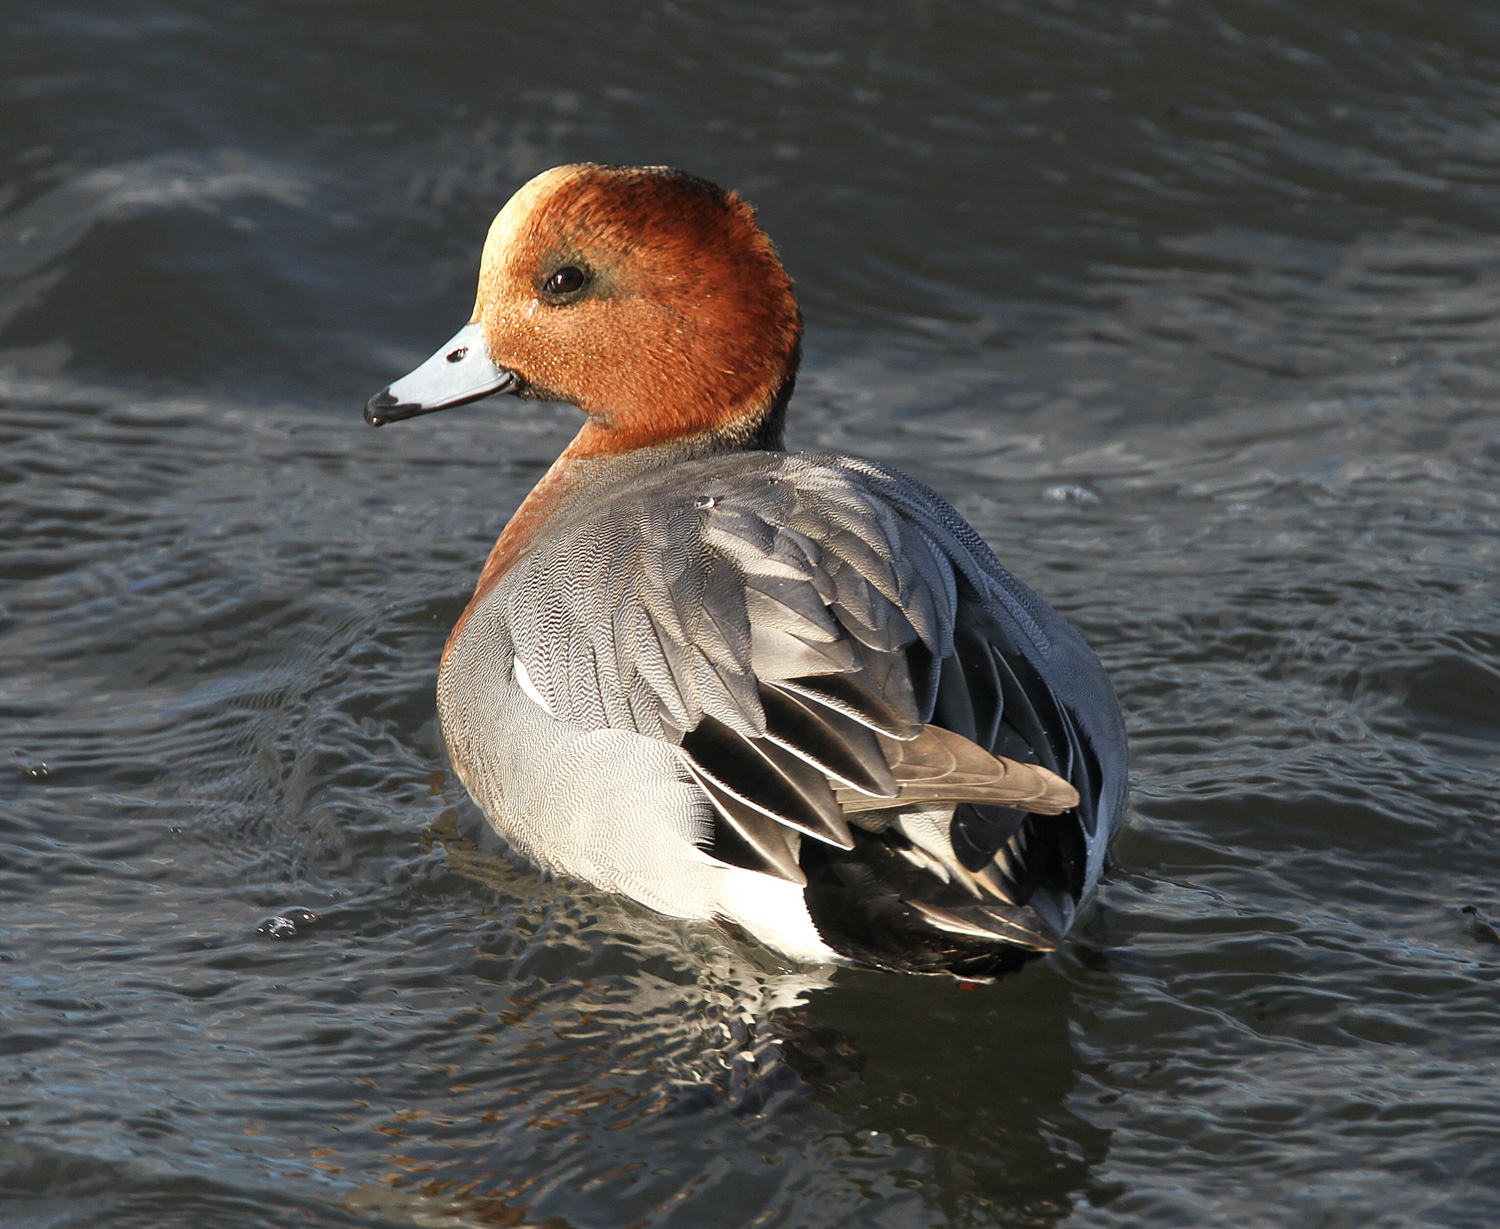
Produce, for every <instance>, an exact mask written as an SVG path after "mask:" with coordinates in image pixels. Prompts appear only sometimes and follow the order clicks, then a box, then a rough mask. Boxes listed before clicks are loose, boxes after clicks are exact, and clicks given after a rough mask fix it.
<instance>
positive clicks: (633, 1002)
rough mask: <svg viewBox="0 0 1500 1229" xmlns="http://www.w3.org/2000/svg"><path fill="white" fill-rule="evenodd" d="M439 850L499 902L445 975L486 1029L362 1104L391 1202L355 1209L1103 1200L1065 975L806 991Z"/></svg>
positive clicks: (1104, 1141)
mask: <svg viewBox="0 0 1500 1229" xmlns="http://www.w3.org/2000/svg"><path fill="white" fill-rule="evenodd" d="M434 837H435V838H436V839H438V840H440V841H441V842H442V844H443V846H444V848H445V849H446V851H447V853H448V856H449V859H450V864H451V866H452V867H453V869H454V870H455V871H457V872H459V873H460V874H462V875H463V876H465V877H466V878H467V879H469V880H471V881H474V882H476V883H479V884H483V885H486V887H488V888H489V889H494V890H498V891H499V892H500V893H501V894H502V897H501V899H500V901H499V902H496V908H495V911H494V919H495V920H494V924H493V926H492V927H491V929H490V930H488V931H487V932H485V934H484V935H483V937H482V939H481V941H480V942H479V943H478V944H477V945H476V948H475V958H474V962H473V964H472V965H470V966H468V967H466V968H463V969H458V968H455V969H453V970H451V972H450V974H449V975H450V976H452V977H455V978H457V977H468V978H471V979H472V980H473V982H474V984H475V987H476V993H477V997H478V1000H479V1001H478V1002H476V1007H482V1008H483V1014H482V1016H481V1015H480V1014H479V1013H478V1012H476V1013H475V1015H474V1016H473V1017H471V1022H469V1023H466V1024H463V1025H460V1023H459V1022H458V1021H455V1027H454V1029H453V1030H452V1031H451V1032H449V1033H447V1034H445V1035H443V1036H435V1037H433V1038H432V1039H431V1044H430V1045H429V1046H427V1047H425V1048H424V1051H423V1052H422V1053H421V1054H413V1056H412V1067H411V1071H412V1078H411V1079H410V1080H408V1081H407V1082H406V1083H405V1086H404V1087H402V1088H399V1089H398V1088H385V1089H380V1090H378V1091H375V1090H372V1092H371V1094H370V1096H369V1098H368V1102H369V1104H368V1106H367V1107H365V1108H364V1112H363V1113H362V1114H361V1116H360V1117H361V1122H360V1124H359V1125H358V1126H355V1127H354V1129H353V1132H352V1134H361V1133H363V1139H364V1141H365V1148H367V1149H369V1150H371V1151H376V1150H378V1152H379V1153H380V1154H381V1155H380V1159H379V1161H376V1160H375V1159H374V1158H367V1160H368V1161H369V1164H370V1165H371V1166H373V1165H375V1164H379V1166H380V1169H381V1181H380V1182H378V1183H370V1184H366V1185H365V1186H363V1187H362V1188H361V1189H360V1190H358V1191H356V1192H355V1193H354V1194H353V1195H352V1196H351V1201H350V1203H349V1206H350V1208H351V1209H352V1210H358V1211H361V1212H362V1213H372V1212H373V1213H375V1214H377V1215H379V1216H381V1217H382V1218H383V1219H385V1220H390V1221H395V1222H398V1223H399V1222H402V1221H404V1222H406V1223H410V1224H424V1223H444V1224H449V1225H454V1224H458V1225H462V1224H470V1225H497V1224H498V1225H550V1226H555V1227H558V1229H561V1227H563V1226H566V1225H570V1224H580V1225H581V1224H588V1225H621V1226H627V1225H634V1224H648V1223H649V1224H657V1223H678V1222H679V1221H681V1222H683V1223H687V1222H691V1223H698V1222H700V1221H702V1220H704V1219H709V1220H713V1221H715V1222H717V1223H735V1224H743V1225H752V1224H811V1223H830V1224H831V1223H838V1224H866V1223H868V1224H878V1225H885V1224H895V1223H918V1224H926V1223H929V1222H930V1221H931V1219H932V1216H933V1214H934V1213H939V1214H941V1215H943V1216H944V1217H945V1218H947V1219H955V1218H956V1219H957V1220H958V1221H966V1220H978V1221H979V1222H980V1223H989V1222H991V1221H996V1220H998V1221H1000V1222H1001V1223H1013V1222H1014V1223H1025V1224H1033V1225H1047V1224H1053V1223H1056V1222H1057V1221H1058V1220H1060V1219H1062V1218H1063V1217H1065V1216H1067V1215H1068V1214H1069V1213H1070V1212H1071V1211H1072V1210H1073V1209H1074V1208H1075V1207H1076V1206H1077V1205H1078V1203H1079V1201H1080V1199H1083V1200H1089V1201H1095V1202H1096V1201H1097V1200H1098V1198H1099V1196H1100V1192H1098V1191H1095V1190H1094V1189H1093V1188H1092V1186H1091V1177H1090V1174H1091V1170H1092V1168H1093V1166H1094V1165H1095V1164H1096V1163H1097V1162H1098V1161H1099V1160H1100V1159H1101V1158H1102V1157H1103V1156H1104V1154H1105V1151H1106V1149H1107V1145H1108V1132H1106V1131H1104V1130H1102V1129H1100V1128H1098V1127H1095V1126H1093V1125H1091V1124H1090V1123H1089V1122H1088V1121H1086V1120H1085V1119H1084V1118H1082V1117H1080V1116H1079V1115H1078V1114H1077V1113H1075V1112H1074V1110H1073V1109H1072V1108H1070V1104H1069V1099H1070V1096H1071V1095H1072V1094H1073V1091H1074V1088H1075V1086H1076V1085H1077V1083H1078V1078H1079V1073H1080V1060H1079V1057H1078V1054H1077V1052H1076V1050H1075V1049H1074V1046H1073V1043H1072V1041H1071V1039H1070V1036H1069V1033H1070V1021H1071V1018H1072V1016H1071V1000H1072V989H1071V986H1070V982H1069V978H1068V976H1067V971H1066V970H1059V969H1054V968H1051V967H1049V966H1047V965H1038V966H1034V967H1032V968H1030V969H1028V970H1027V971H1026V972H1025V973H1023V974H1022V975H1020V976H1018V977H1013V978H1009V979H1006V980H1002V981H1001V982H999V983H996V984H993V985H988V986H978V987H968V986H963V985H960V984H959V983H957V982H954V981H951V980H949V979H946V978H942V979H940V978H918V977H910V976H900V975H894V974H882V973H872V972H865V971H860V970H850V969H840V970H833V969H826V970H814V971H812V972H809V971H807V970H793V969H789V968H786V967H783V966H781V965H779V964H778V963H777V958H776V957H774V956H771V955H769V954H767V953H765V951H764V950H763V949H759V948H753V947H750V946H747V945H741V944H739V943H737V942H735V941H734V940H733V939H731V938H730V937H728V936H726V935H723V934H720V933H718V932H716V931H713V930H711V929H708V928H692V929H686V928H683V927H681V926H678V925H676V924H674V923H672V922H670V921H668V920H667V919H664V918H661V917H659V916H657V915H655V914H650V913H647V912H646V911H645V910H643V909H639V908H637V907H635V906H633V905H630V904H629V903H626V902H619V901H616V900H614V899H612V898H609V897H604V896H596V895H588V896H587V897H585V896H583V895H582V893H581V892H575V891H574V890H573V888H572V886H571V885H561V884H546V883H540V882H538V881H537V880H536V879H535V877H534V876H532V875H531V874H530V873H529V872H524V871H518V870H517V869H516V868H514V867H513V866H512V865H511V864H510V863H509V862H508V861H506V860H505V859H503V858H500V857H496V856H495V855H494V853H493V851H492V850H490V849H488V848H486V847H485V842H484V840H483V839H482V838H480V839H478V840H476V839H475V837H474V836H472V835H463V836H461V835H460V834H459V833H458V831H457V828H456V827H455V826H453V825H451V824H448V823H445V824H444V825H443V829H442V830H441V831H439V832H435V833H434ZM491 899H492V900H493V898H491ZM1059 959H1066V958H1065V957H1060V958H1059ZM361 1128H363V1132H362V1131H361ZM351 1142H352V1141H351ZM361 1150H364V1149H361ZM346 1159H352V1158H346ZM362 1168H365V1172H370V1169H369V1168H367V1167H364V1166H362ZM695 1209H696V1210H695ZM710 1212H711V1213H712V1215H710ZM434 1217H437V1218H439V1220H433V1219H432V1218H434Z"/></svg>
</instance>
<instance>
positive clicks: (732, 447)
mask: <svg viewBox="0 0 1500 1229" xmlns="http://www.w3.org/2000/svg"><path fill="white" fill-rule="evenodd" d="M794 379H795V377H794V376H789V377H788V378H787V380H786V382H785V384H784V385H783V386H782V387H781V388H780V389H779V390H778V391H777V394H776V396H775V398H773V399H772V401H771V403H770V405H769V406H768V407H767V408H766V409H765V410H764V411H763V412H761V413H759V414H754V415H746V416H744V417H743V418H739V419H735V420H731V422H730V423H729V424H727V425H726V426H725V427H723V428H720V429H717V430H713V431H705V432H703V433H701V434H698V435H694V436H690V437H688V438H676V439H669V440H666V441H662V442H653V443H649V444H647V445H645V446H640V445H636V446H632V447H628V448H624V449H622V448H621V447H619V443H618V441H617V440H615V439H612V438H611V437H612V435H613V433H611V432H610V431H608V429H606V428H603V427H600V426H599V425H598V424H597V423H595V422H594V421H593V420H592V419H590V420H589V421H588V422H586V423H584V425H583V428H582V430H580V431H579V432H578V434H577V435H576V436H574V437H573V442H572V443H570V444H569V445H568V446H567V448H565V449H564V450H563V452H562V455H561V456H559V457H558V458H557V460H556V461H554V462H553V463H552V467H551V468H550V469H549V470H548V471H547V472H546V473H545V474H544V475H543V476H542V480H541V481H540V482H538V483H537V484H536V486H534V487H532V488H531V493H530V494H529V495H527V496H526V498H525V499H524V500H523V501H522V502H521V506H520V507H519V508H517V509H516V511H515V515H514V516H512V517H511V518H510V520H509V522H507V524H506V526H505V529H504V530H503V531H502V532H501V534H500V537H499V538H498V539H496V541H495V545H494V546H493V547H492V548H491V550H490V554H489V558H488V559H486V560H485V563H484V568H483V569H482V570H481V571H480V573H479V582H478V583H477V584H476V585H475V586H474V596H473V597H471V598H470V599H469V604H468V606H466V607H465V608H464V612H463V614H462V615H461V616H460V617H459V620H458V622H457V624H455V625H454V628H453V632H452V634H451V635H449V637H448V645H447V647H445V648H444V650H443V655H444V657H446V656H447V654H448V649H449V648H451V647H452V645H453V642H454V640H455V639H457V637H458V634H459V633H460V632H461V631H462V630H463V628H464V625H465V624H466V623H467V622H468V621H469V618H470V616H471V615H472V614H473V613H474V611H475V610H476V609H477V608H478V606H479V603H480V602H482V601H483V600H484V598H485V597H486V595H487V594H488V593H489V592H490V590H491V589H493V588H494V587H495V586H496V585H497V584H499V583H500V581H501V579H502V578H503V577H504V576H505V574H506V573H507V572H509V571H510V570H511V568H513V567H515V565H516V564H517V562H519V561H520V559H521V557H522V556H523V555H525V554H526V552H527V551H528V550H529V549H530V548H531V545H532V543H534V542H535V541H536V540H537V539H538V538H539V537H540V536H541V534H542V531H543V530H544V529H545V528H546V526H547V525H548V524H549V523H550V522H551V521H553V520H555V519H556V518H557V517H559V516H562V515H564V514H565V513H566V512H567V510H568V509H569V508H570V507H572V506H573V505H574V504H575V503H577V502H578V501H579V500H581V499H586V498H588V497H589V495H590V493H592V492H594V491H597V490H599V489H600V488H602V487H607V486H611V485H613V484H614V483H615V482H617V481H619V480H621V479H623V478H624V477H626V476H627V475H630V474H635V473H640V472H641V471H642V470H646V469H657V468H662V467H666V466H670V465H676V464H680V463H681V462H683V461H691V460H696V459H698V458H699V457H707V456H715V455H718V454H722V453H730V452H780V451H781V450H782V448H783V435H784V431H785V421H786V404H787V401H788V399H789V398H790V397H791V394H792V384H793V382H794Z"/></svg>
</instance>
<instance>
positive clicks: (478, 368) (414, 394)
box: [365, 324, 521, 427]
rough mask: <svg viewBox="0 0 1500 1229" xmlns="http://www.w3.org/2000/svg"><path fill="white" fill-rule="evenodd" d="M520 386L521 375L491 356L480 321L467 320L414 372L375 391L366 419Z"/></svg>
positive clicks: (396, 416) (390, 417)
mask: <svg viewBox="0 0 1500 1229" xmlns="http://www.w3.org/2000/svg"><path fill="white" fill-rule="evenodd" d="M520 387H521V377H520V376H518V375H517V374H516V373H515V372H514V371H510V370H507V369H506V368H504V367H499V366H497V365H496V364H495V363H493V362H491V361H490V355H489V351H488V350H486V349H485V347H484V329H483V328H482V326H480V325H478V324H466V325H464V327H463V328H461V329H459V330H458V332H457V333H455V334H454V335H453V339H452V340H451V341H450V342H449V343H448V344H447V345H446V346H444V347H443V348H442V349H441V350H439V351H438V352H437V353H436V354H434V355H433V356H432V357H431V358H430V359H428V360H427V361H426V362H425V363H423V364H422V365H421V366H420V367H418V368H417V369H416V370H415V371H413V372H412V373H411V374H410V375H407V376H402V377H401V378H400V379H399V380H397V381H396V382H395V383H394V384H392V385H390V386H388V387H386V388H383V389H381V390H380V391H379V392H378V393H376V394H375V395H374V396H373V397H371V398H370V400H369V401H368V402H367V403H366V404H365V421H366V422H367V423H369V424H370V426H372V427H383V426H385V424H386V423H388V422H400V421H401V420H402V419H403V418H415V417H416V416H417V415H418V414H432V413H435V412H436V411H438V410H446V409H450V408H452V407H453V406H455V405H464V404H466V403H467V402H470V401H478V400H479V399H480V398H481V397H493V396H494V395H495V394H496V393H509V392H515V391H516V390H517V389H519V388H520Z"/></svg>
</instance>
